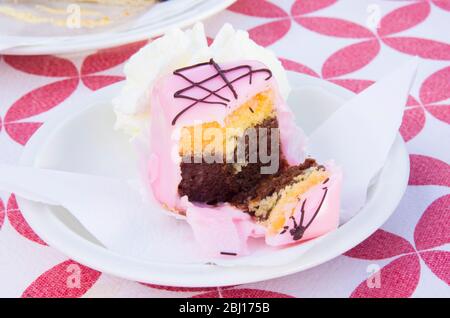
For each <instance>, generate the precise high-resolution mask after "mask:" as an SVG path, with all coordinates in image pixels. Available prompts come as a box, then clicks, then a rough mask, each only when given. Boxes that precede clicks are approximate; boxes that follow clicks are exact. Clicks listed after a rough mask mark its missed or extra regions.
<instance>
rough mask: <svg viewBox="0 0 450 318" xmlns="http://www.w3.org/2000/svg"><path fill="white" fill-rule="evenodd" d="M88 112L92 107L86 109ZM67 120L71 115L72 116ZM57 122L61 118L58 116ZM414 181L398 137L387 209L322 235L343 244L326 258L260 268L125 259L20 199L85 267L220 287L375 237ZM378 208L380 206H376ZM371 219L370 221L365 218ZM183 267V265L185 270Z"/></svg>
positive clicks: (35, 223) (41, 231) (56, 243)
mask: <svg viewBox="0 0 450 318" xmlns="http://www.w3.org/2000/svg"><path fill="white" fill-rule="evenodd" d="M294 77H297V78H300V81H303V82H304V85H305V86H309V85H313V86H318V85H319V86H321V87H326V88H327V89H328V90H329V91H330V92H332V93H334V94H340V95H338V96H349V95H351V93H349V91H347V90H345V89H343V88H342V87H340V86H337V85H335V84H332V83H330V82H326V81H323V80H319V79H316V78H313V77H309V76H303V75H297V74H296V75H295V76H294ZM116 89H117V88H114V87H111V86H110V87H109V88H107V89H105V90H103V91H102V92H99V95H102V96H103V98H104V97H106V96H108V95H109V94H110V92H113V91H115V90H116ZM86 108H88V107H85V108H84V109H86ZM78 112H80V113H81V112H83V110H78V111H77V113H78ZM65 116H67V113H66V114H65ZM58 120H59V119H58ZM56 121H57V118H55V122H56ZM60 124H62V123H60ZM48 127H49V128H50V127H52V129H48V130H49V131H50V130H51V131H53V130H54V127H55V126H52V125H48ZM44 128H45V126H44V127H42V128H41V129H40V130H38V132H37V133H36V134H35V135H34V136H33V137H32V138H31V139H30V141H29V144H28V145H27V147H26V148H25V149H24V152H23V156H22V159H21V164H30V159H32V158H33V152H34V153H35V154H36V151H37V148H38V146H39V139H43V138H45V136H46V134H47V133H48V132H49V131H47V132H46V131H45V129H44ZM33 147H34V148H35V149H34V150H33V149H32V148H33ZM27 149H28V150H27ZM31 161H32V160H31ZM393 169H395V172H396V173H395V175H396V176H397V178H396V179H395V178H394V179H393V180H390V179H389V173H390V172H391V171H392V170H393ZM408 178H409V156H408V153H407V151H406V147H405V144H404V142H403V140H402V138H401V137H400V136H399V135H398V136H397V139H396V141H395V143H394V145H393V147H392V149H391V152H390V154H389V157H388V160H387V162H386V165H385V167H384V168H383V170H382V171H381V173H380V176H379V182H378V183H377V184H376V185H375V189H374V194H373V196H374V198H378V197H380V198H381V197H382V198H383V201H382V202H383V205H382V209H380V207H378V211H377V213H372V214H370V213H369V214H368V213H364V212H365V210H367V209H375V208H376V203H377V202H378V203H379V201H377V200H372V201H371V202H369V204H368V205H366V206H365V207H364V208H363V209H362V210H361V211H360V213H359V214H358V215H356V216H355V217H354V218H353V219H351V220H350V221H349V222H347V223H346V224H344V225H342V226H341V227H340V228H339V229H338V230H336V231H334V232H332V233H330V234H328V235H326V236H324V237H322V238H321V239H322V240H323V241H325V242H328V241H330V243H331V242H338V244H337V243H334V245H335V249H328V252H327V253H325V256H321V257H317V256H314V253H315V251H316V249H311V250H309V251H307V252H306V253H305V254H303V255H302V256H301V257H300V258H299V259H298V260H296V261H293V262H291V263H289V264H285V265H280V266H270V267H258V268H255V267H253V266H236V267H222V266H211V265H189V266H186V265H183V266H180V265H179V264H174V266H167V265H165V266H160V265H155V264H153V263H151V262H146V261H142V260H137V259H134V258H130V257H124V256H121V255H117V254H116V253H113V252H111V251H108V250H106V249H104V248H102V247H100V246H98V245H96V244H94V243H91V242H89V241H87V240H85V239H83V238H81V237H80V236H78V235H76V234H75V233H73V232H72V231H70V230H69V231H68V230H66V231H63V230H62V228H63V227H64V226H61V225H62V222H60V221H59V220H58V219H57V218H56V217H55V216H54V215H53V214H52V213H51V210H50V208H49V207H48V206H45V205H42V204H38V203H34V202H30V201H27V200H24V199H22V198H17V200H18V202H19V206H20V207H21V210H22V214H23V216H24V218H25V219H26V220H27V222H28V223H29V225H30V226H31V227H32V228H33V230H35V232H36V234H37V235H38V236H40V237H41V238H42V239H43V240H44V241H45V242H47V244H49V245H50V246H52V247H54V248H55V249H57V250H59V251H61V252H63V253H64V254H65V255H67V256H68V257H70V258H71V259H73V260H75V261H77V262H79V263H81V264H83V265H86V266H89V267H91V268H93V269H96V270H99V271H101V272H104V273H108V274H112V275H114V276H119V277H122V278H126V279H129V280H134V281H139V282H143V283H151V284H157V285H167V286H179V287H191V288H195V287H216V286H228V285H237V284H244V283H251V282H256V281H262V280H267V279H272V278H277V277H281V276H285V275H289V274H293V273H296V272H300V271H303V270H306V269H309V268H312V267H314V266H317V265H319V264H322V263H324V262H326V261H328V260H331V259H333V258H335V257H337V256H339V255H341V254H343V253H344V252H346V251H348V250H349V249H351V248H352V247H354V246H356V245H357V244H359V243H360V242H362V241H363V240H364V239H366V238H367V237H368V236H370V235H371V234H372V233H373V232H375V231H376V230H377V229H378V228H379V227H380V226H381V225H382V224H383V223H384V222H385V221H386V220H387V219H388V218H389V216H390V215H391V214H392V213H393V212H394V210H395V207H396V206H397V205H398V203H399V201H400V199H401V197H402V196H403V193H404V192H405V190H406V186H407V182H408ZM383 180H384V181H386V180H388V181H389V187H386V190H384V191H383V187H382V184H381V183H380V182H383ZM385 185H386V184H385ZM374 204H375V206H373V205H374ZM369 205H370V206H369ZM365 217H366V219H364V218H365ZM348 229H353V232H352V236H351V239H346V238H345V237H342V235H340V233H342V232H344V231H348ZM344 233H345V232H344ZM61 238H62V239H61ZM324 244H325V243H324ZM311 254H312V256H311ZM308 257H309V261H306V262H305V259H307V260H308ZM180 267H183V269H182V270H181V271H180Z"/></svg>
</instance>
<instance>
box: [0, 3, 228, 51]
mask: <svg viewBox="0 0 450 318" xmlns="http://www.w3.org/2000/svg"><path fill="white" fill-rule="evenodd" d="M177 1H183V5H185V3H187V2H189V3H192V5H186V9H185V10H162V11H163V12H162V14H164V18H163V19H155V20H152V19H150V20H149V21H147V20H145V19H144V20H143V21H142V22H140V23H138V24H137V25H133V26H132V27H127V24H124V25H121V26H119V27H117V28H114V30H109V31H108V30H105V31H104V32H92V31H91V32H89V34H78V35H73V36H31V35H27V34H20V36H16V35H15V36H9V35H8V34H7V33H5V32H6V29H5V26H3V27H2V26H1V23H0V53H2V54H14V55H41V54H63V53H72V52H80V51H87V50H94V49H95V50H97V49H102V48H107V47H113V46H118V45H123V44H126V43H130V42H135V41H140V40H145V39H150V38H152V37H155V36H158V35H161V34H164V33H165V32H166V31H167V30H168V29H169V28H171V27H179V28H183V27H187V26H189V25H192V24H194V23H195V22H197V21H201V20H204V19H206V18H208V17H210V16H212V15H214V14H216V13H218V12H220V11H222V10H224V9H225V8H227V7H228V6H230V5H231V4H232V3H234V2H235V1H236V0H221V1H217V0H177ZM158 5H163V6H165V5H172V4H171V3H170V1H168V2H167V3H161V4H158ZM151 10H152V9H150V10H149V11H151ZM137 19H139V18H137ZM3 20H5V19H3ZM1 21H2V20H0V22H1ZM4 23H7V20H5V21H4ZM36 27H41V28H43V27H45V26H42V25H36ZM2 29H3V31H2Z"/></svg>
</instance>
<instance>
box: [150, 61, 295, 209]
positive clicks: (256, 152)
mask: <svg viewBox="0 0 450 318" xmlns="http://www.w3.org/2000/svg"><path fill="white" fill-rule="evenodd" d="M151 104H152V117H151V125H150V127H151V128H150V129H151V133H150V139H151V145H152V149H151V153H152V154H153V155H152V157H153V158H154V160H157V163H156V164H155V163H154V162H153V166H152V168H151V169H150V172H149V173H150V175H152V176H153V177H152V183H151V186H152V190H153V193H154V195H155V197H156V198H157V199H158V200H159V201H160V202H161V203H163V204H165V205H166V206H167V207H168V208H169V209H172V210H175V211H178V212H180V213H184V211H183V207H182V206H180V198H181V197H183V196H187V197H188V199H189V201H190V202H198V203H206V204H217V203H223V202H231V201H232V198H233V197H234V196H236V195H238V194H239V193H242V192H246V191H250V190H251V189H252V188H254V187H255V186H256V185H257V184H258V183H259V182H260V181H261V180H263V179H264V178H265V177H267V176H268V175H271V174H276V173H277V172H279V171H280V169H282V168H283V167H284V166H287V165H288V164H296V163H298V161H299V160H301V158H299V157H293V158H290V157H289V156H287V155H286V154H287V153H289V151H288V150H289V147H292V148H301V145H299V142H302V138H301V132H300V131H299V130H298V128H297V127H296V126H295V124H294V121H293V120H294V117H293V115H292V113H291V112H290V110H289V109H288V108H287V106H286V104H285V103H284V101H283V100H282V98H281V97H280V96H279V93H278V88H277V84H276V82H275V80H274V78H273V76H272V73H271V71H270V70H269V69H268V68H267V67H266V66H265V65H264V64H262V63H260V62H257V61H240V62H234V63H226V64H222V63H221V64H218V63H216V62H215V61H214V60H213V59H210V60H209V61H207V62H203V63H199V64H195V65H191V66H188V67H184V68H181V69H177V70H175V71H174V72H173V73H172V74H170V75H168V76H166V77H164V78H162V79H161V80H160V81H159V82H158V83H157V84H156V85H155V86H154V88H153V91H152V102H151ZM272 137H274V138H272ZM169 150H170V151H169ZM239 150H240V151H239ZM175 151H176V153H175ZM263 153H264V154H265V156H261V154H263ZM265 170H267V171H266V172H265ZM161 171H164V173H161ZM166 171H170V173H169V174H167V173H166Z"/></svg>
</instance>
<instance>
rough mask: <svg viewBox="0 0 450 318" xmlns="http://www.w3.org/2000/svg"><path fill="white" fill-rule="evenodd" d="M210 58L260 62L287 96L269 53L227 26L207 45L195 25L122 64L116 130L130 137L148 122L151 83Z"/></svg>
mask: <svg viewBox="0 0 450 318" xmlns="http://www.w3.org/2000/svg"><path fill="white" fill-rule="evenodd" d="M210 58H214V60H215V61H216V62H219V63H223V62H231V61H236V60H254V61H259V62H262V63H263V64H265V65H266V66H267V67H268V68H269V69H270V70H271V71H272V73H273V76H274V77H275V79H276V81H277V83H278V88H279V91H280V94H281V96H282V97H283V99H286V98H287V97H288V95H289V92H290V87H289V83H288V80H287V75H286V71H285V70H284V68H283V66H282V65H281V62H280V61H279V60H278V59H277V57H276V56H275V54H274V53H273V52H272V51H270V50H268V49H266V48H264V47H262V46H259V45H258V44H256V43H255V42H254V41H252V40H251V39H250V38H249V35H248V33H247V32H246V31H242V30H235V29H234V28H233V27H232V26H231V25H230V24H225V25H224V26H223V27H222V29H221V30H220V31H219V33H218V34H217V36H216V38H215V40H214V42H213V43H212V44H211V46H208V43H207V39H206V35H205V31H204V27H203V24H201V23H197V24H196V25H195V26H194V27H193V28H192V29H188V30H186V31H181V30H180V29H172V30H170V31H169V32H167V33H166V34H165V35H164V36H163V37H161V38H158V39H156V40H154V41H152V42H151V43H149V44H147V45H146V46H144V47H143V48H142V49H141V50H139V51H138V52H137V53H136V54H135V55H133V56H132V57H131V59H130V60H129V61H128V62H127V63H126V65H125V69H124V71H125V75H126V82H125V86H124V87H123V89H122V91H121V93H120V94H119V96H117V97H116V98H115V99H114V100H113V104H114V111H115V113H116V115H117V121H116V128H117V129H122V130H123V131H124V132H125V133H127V134H129V135H130V136H131V137H136V136H138V135H140V134H141V132H143V131H145V130H146V128H147V127H148V125H149V123H150V120H149V118H150V113H151V98H150V96H151V92H152V89H153V86H154V84H155V82H156V81H157V80H158V79H160V78H161V77H163V76H165V75H167V74H170V73H172V72H173V71H174V70H176V69H178V68H181V67H185V66H189V65H193V64H196V63H200V62H205V61H208V60H209V59H210Z"/></svg>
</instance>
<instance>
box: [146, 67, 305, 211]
mask: <svg viewBox="0 0 450 318" xmlns="http://www.w3.org/2000/svg"><path fill="white" fill-rule="evenodd" d="M240 65H248V66H250V67H251V68H252V69H254V70H256V69H262V68H265V66H264V64H262V63H260V62H256V61H240V62H239V63H228V64H221V65H220V67H221V68H222V69H229V68H233V67H236V66H240ZM245 72H247V69H239V70H236V71H234V72H232V73H229V74H227V77H229V78H230V80H232V79H235V78H238V77H239V76H241V75H243V74H244V73H245ZM183 74H184V75H186V76H187V77H189V79H190V80H192V81H194V82H200V81H202V80H204V79H205V78H208V77H210V76H213V75H215V74H217V71H216V69H215V68H214V67H213V66H211V65H205V66H201V67H196V68H193V69H190V70H187V71H185V72H183ZM267 77H268V76H267V73H264V72H259V73H254V74H253V76H252V82H251V83H250V82H249V78H248V77H244V78H242V79H240V80H238V81H236V82H234V83H233V84H232V85H233V87H234V89H235V91H236V92H237V95H238V97H237V98H235V97H234V96H233V92H232V91H231V90H230V89H228V88H227V87H225V88H223V89H222V90H220V95H221V96H223V97H225V98H226V99H228V100H229V102H227V106H226V107H225V106H223V105H217V104H206V103H198V104H197V105H195V106H194V107H192V108H190V109H189V110H188V111H186V112H185V113H183V114H182V115H181V116H180V117H179V118H178V120H177V121H176V123H175V125H172V121H173V119H174V118H175V117H176V116H177V114H179V113H180V111H182V110H183V109H185V108H186V107H187V106H189V105H190V104H191V103H192V100H187V99H182V98H175V97H174V94H175V92H177V91H179V90H181V89H183V88H185V87H186V86H189V85H190V84H189V82H187V81H186V79H184V78H182V77H180V76H177V75H174V74H170V75H168V76H166V77H163V78H161V79H160V80H159V81H158V83H157V84H156V85H155V86H154V87H153V91H152V97H151V107H152V109H151V112H152V116H151V125H150V130H151V131H150V143H151V147H150V149H151V154H150V155H151V157H152V163H151V164H149V166H148V168H149V175H150V177H149V178H150V179H151V180H152V182H150V184H151V188H152V191H153V194H154V196H155V198H156V199H157V200H158V201H159V202H161V203H162V204H165V205H166V206H168V207H169V208H171V209H176V210H184V209H183V207H182V206H181V204H180V197H179V195H178V184H179V183H180V181H181V173H180V167H179V164H180V157H179V155H178V140H179V132H180V129H181V127H183V126H188V125H193V124H199V123H203V122H209V121H218V122H219V123H222V122H223V120H224V118H225V117H226V116H227V115H228V114H229V113H230V112H232V111H233V110H235V109H236V108H237V107H239V106H240V105H241V104H242V103H244V102H246V101H247V100H248V99H250V98H251V97H253V96H255V95H256V94H258V93H259V92H261V91H264V90H267V89H269V88H271V89H272V90H273V91H274V92H275V94H276V96H275V109H276V112H277V117H278V122H279V125H280V127H281V128H280V140H281V145H282V150H283V153H284V155H285V157H286V160H287V161H288V163H289V164H293V165H295V164H299V163H300V162H302V161H303V148H304V137H303V132H302V131H301V129H300V128H298V127H297V125H296V124H295V122H294V115H293V114H292V112H291V110H290V109H289V108H288V106H287V105H286V103H285V102H284V101H283V99H282V98H281V96H279V94H278V87H277V83H276V81H275V79H274V78H273V77H271V78H270V79H268V80H267ZM204 85H205V86H207V88H208V89H210V90H215V89H218V88H220V87H222V86H223V85H224V81H223V80H222V79H221V78H220V76H217V77H216V78H214V79H213V80H210V81H208V82H207V83H206V84H204ZM205 93H207V92H205V90H203V89H201V88H198V87H195V88H193V89H191V90H189V92H185V94H189V96H191V97H193V98H198V99H200V98H202V97H204V96H205Z"/></svg>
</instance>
